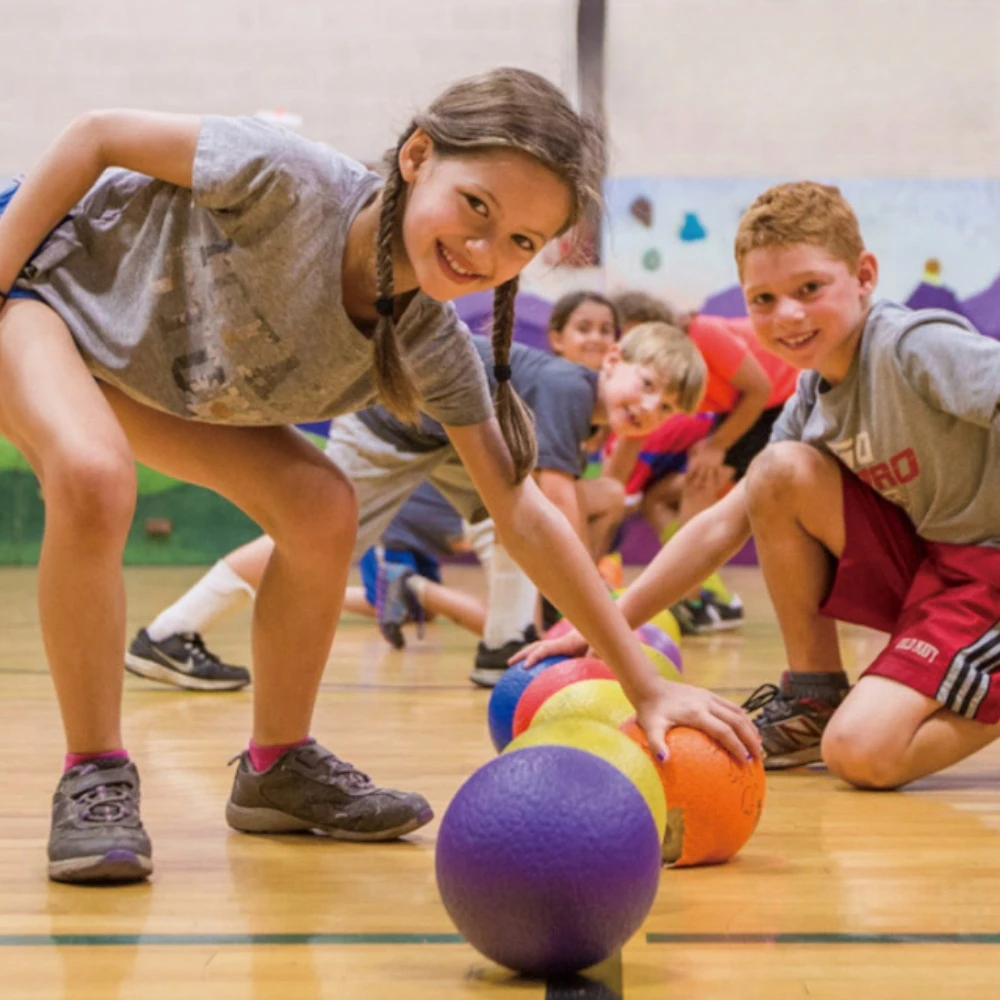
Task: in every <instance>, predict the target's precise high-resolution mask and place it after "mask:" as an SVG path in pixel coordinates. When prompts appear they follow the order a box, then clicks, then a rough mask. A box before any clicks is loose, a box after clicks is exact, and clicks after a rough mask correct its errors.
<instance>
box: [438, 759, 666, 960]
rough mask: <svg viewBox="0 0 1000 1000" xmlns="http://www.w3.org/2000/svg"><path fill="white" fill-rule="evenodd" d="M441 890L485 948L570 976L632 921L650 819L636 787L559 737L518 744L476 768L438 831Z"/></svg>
mask: <svg viewBox="0 0 1000 1000" xmlns="http://www.w3.org/2000/svg"><path fill="white" fill-rule="evenodd" d="M436 871H437V882H438V889H439V891H440V893H441V900H442V902H443V903H444V906H445V909H446V910H447V911H448V914H449V916H450V917H451V919H452V920H453V921H454V922H455V926H456V927H457V928H458V930H459V932H460V933H461V934H462V935H463V936H464V937H465V938H466V940H467V941H469V943H470V944H472V946H473V947H474V948H477V949H478V950H479V951H480V952H482V954H483V955H485V956H486V957H487V958H490V959H492V960H493V961H495V962H499V963H500V964H501V965H505V966H507V967H508V968H511V969H514V970H516V971H518V972H521V973H524V974H526V975H530V976H538V977H546V978H547V977H553V976H562V975H568V974H570V973H573V972H577V971H579V970H580V969H584V968H587V967H588V966H591V965H595V964H597V963H598V962H601V961H604V960H605V959H606V958H608V957H610V956H611V955H613V954H615V953H616V952H617V951H618V949H620V948H621V947H622V945H624V944H625V943H626V942H627V941H628V940H629V938H630V937H631V936H632V935H633V934H634V933H635V932H636V931H637V930H638V929H639V927H640V926H641V925H642V922H643V920H644V919H645V918H646V915H647V914H648V912H649V910H650V907H651V906H652V905H653V900H654V899H655V898H656V889H657V884H658V881H659V873H660V850H659V843H658V839H657V832H656V824H655V823H654V822H653V818H652V816H651V814H650V812H649V809H648V808H646V805H645V802H644V800H643V798H642V796H641V795H640V794H639V792H638V790H637V789H636V787H635V785H634V784H633V783H632V782H631V781H629V779H628V778H626V777H625V776H624V775H623V774H622V773H621V772H620V771H619V770H618V769H617V768H615V767H614V766H613V765H611V764H609V763H608V762H607V761H606V760H602V759H601V758H599V757H597V756H595V755H594V754H592V753H588V752H586V751H583V750H577V749H575V748H574V747H568V746H537V747H527V748H525V749H522V750H518V751H517V752H510V751H509V750H508V752H507V753H505V754H503V755H502V756H500V757H497V758H495V759H494V760H492V761H490V762H489V763H488V764H486V765H485V766H484V767H482V768H480V769H479V770H478V771H477V772H476V773H475V774H473V775H472V777H470V778H469V779H468V781H466V782H465V784H464V785H463V786H462V787H461V788H460V789H459V790H458V793H457V794H456V795H455V797H454V799H452V801H451V804H450V805H449V806H448V809H447V811H446V812H445V815H444V818H443V819H442V821H441V828H440V831H439V833H438V838H437V855H436Z"/></svg>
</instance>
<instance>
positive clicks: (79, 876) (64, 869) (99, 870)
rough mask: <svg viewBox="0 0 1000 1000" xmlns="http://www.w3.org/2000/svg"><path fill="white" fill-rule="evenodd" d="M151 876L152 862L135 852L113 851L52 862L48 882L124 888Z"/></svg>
mask: <svg viewBox="0 0 1000 1000" xmlns="http://www.w3.org/2000/svg"><path fill="white" fill-rule="evenodd" d="M152 874H153V862H152V860H151V859H150V858H148V857H146V856H145V855H144V854H134V853H133V852H132V851H123V850H114V851H108V852H107V854H94V855H91V856H89V857H82V858H67V859H66V860H64V861H50V862H49V878H50V879H52V881H53V882H70V883H79V884H81V885H88V884H95V883H98V884H99V883H118V884H121V883H125V882H142V881H144V880H145V879H147V878H149V876H150V875H152Z"/></svg>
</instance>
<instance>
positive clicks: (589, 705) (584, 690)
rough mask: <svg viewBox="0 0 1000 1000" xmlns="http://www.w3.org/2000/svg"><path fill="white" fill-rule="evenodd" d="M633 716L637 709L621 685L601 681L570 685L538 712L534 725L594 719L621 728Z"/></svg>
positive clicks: (548, 699)
mask: <svg viewBox="0 0 1000 1000" xmlns="http://www.w3.org/2000/svg"><path fill="white" fill-rule="evenodd" d="M632 715H635V707H634V706H633V704H632V703H631V702H630V701H629V700H628V698H627V697H626V696H625V692H624V691H623V690H622V686H621V684H619V683H618V681H616V680H605V679H603V678H597V679H595V680H589V681H577V682H576V683H575V684H569V685H567V686H566V687H564V688H563V689H562V690H561V691H556V693H555V694H553V695H551V696H549V697H548V698H546V699H545V701H544V702H542V704H541V705H540V706H539V707H538V711H537V712H535V717H534V718H533V719H532V720H531V725H532V726H543V725H545V724H546V723H549V722H556V721H557V720H559V719H592V720H593V721H594V722H602V723H604V725H606V726H613V727H614V728H615V729H617V728H618V727H619V726H620V725H621V724H622V723H623V722H624V721H625V720H626V719H628V718H629V717H630V716H632ZM518 735H520V734H518Z"/></svg>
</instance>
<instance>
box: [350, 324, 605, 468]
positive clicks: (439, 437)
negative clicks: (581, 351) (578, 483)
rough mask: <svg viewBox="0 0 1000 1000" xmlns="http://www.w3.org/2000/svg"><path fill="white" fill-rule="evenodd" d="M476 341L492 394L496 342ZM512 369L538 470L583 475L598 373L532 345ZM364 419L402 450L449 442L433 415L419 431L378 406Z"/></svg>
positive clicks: (515, 351) (518, 352) (517, 355)
mask: <svg viewBox="0 0 1000 1000" xmlns="http://www.w3.org/2000/svg"><path fill="white" fill-rule="evenodd" d="M472 342H473V344H474V345H475V348H476V350H477V351H478V353H479V356H480V358H481V362H482V363H481V365H480V369H481V370H482V371H485V372H486V373H487V374H488V377H489V380H490V389H491V390H492V389H493V388H495V385H496V383H495V382H494V379H493V347H492V344H491V343H490V341H489V339H488V338H486V337H480V336H473V337H472ZM510 370H511V383H512V384H513V386H514V390H515V391H516V392H517V394H518V395H519V396H520V397H521V399H523V400H524V402H525V403H526V404H527V405H528V406H529V407H530V409H531V411H532V412H533V413H534V415H535V436H536V437H537V439H538V468H539V469H553V470H555V471H557V472H565V473H567V474H568V475H571V476H579V475H580V472H581V454H580V446H581V445H582V444H583V442H584V441H586V440H587V438H589V437H590V435H591V418H592V417H593V414H594V406H595V404H596V402H597V373H596V372H592V371H590V370H589V369H587V368H584V367H583V366H582V365H574V364H571V363H570V362H569V361H563V360H562V358H558V357H556V356H555V355H553V354H549V353H547V352H546V351H540V350H538V349H537V348H535V347H528V346H527V345H526V344H512V345H511V352H510ZM358 419H359V420H361V421H362V422H363V423H364V425H365V426H366V427H367V428H368V429H369V430H370V431H372V433H373V434H376V435H378V436H379V437H380V438H382V440H384V441H388V442H390V443H391V444H393V445H394V446H395V447H396V449H397V450H398V451H400V452H415V453H420V452H428V451H435V450H436V449H438V448H441V447H442V446H444V445H447V444H448V435H447V434H445V432H444V428H443V427H441V425H440V424H439V423H437V422H436V421H434V420H432V419H431V418H429V417H423V418H422V419H421V421H420V426H419V427H410V426H407V425H406V424H404V423H402V422H401V421H399V420H397V419H396V418H395V417H394V416H393V415H392V414H391V413H389V412H388V411H387V410H386V409H385V408H384V407H381V406H376V407H372V408H370V409H367V410H364V411H363V412H361V413H359V414H358Z"/></svg>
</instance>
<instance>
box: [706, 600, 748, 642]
mask: <svg viewBox="0 0 1000 1000" xmlns="http://www.w3.org/2000/svg"><path fill="white" fill-rule="evenodd" d="M701 599H702V601H703V603H705V604H706V605H708V607H710V608H711V609H712V610H713V611H714V612H715V616H716V618H717V619H718V621H716V623H715V628H714V629H713V631H715V632H728V631H729V629H731V628H739V627H740V626H741V625H742V624H743V622H744V621H745V620H746V614H745V612H744V611H743V602H742V601H741V600H740V599H739V598H738V597H737V596H736V595H735V594H733V596H732V597H731V598H730V599H729V600H728V601H724V600H722V598H721V597H719V595H718V594H714V593H712V591H711V590H703V591H702V592H701Z"/></svg>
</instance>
